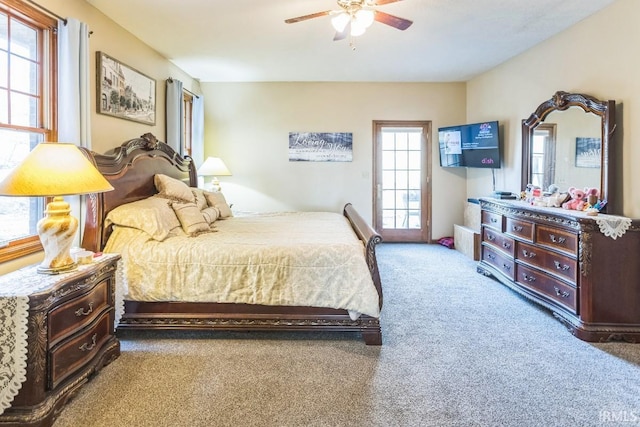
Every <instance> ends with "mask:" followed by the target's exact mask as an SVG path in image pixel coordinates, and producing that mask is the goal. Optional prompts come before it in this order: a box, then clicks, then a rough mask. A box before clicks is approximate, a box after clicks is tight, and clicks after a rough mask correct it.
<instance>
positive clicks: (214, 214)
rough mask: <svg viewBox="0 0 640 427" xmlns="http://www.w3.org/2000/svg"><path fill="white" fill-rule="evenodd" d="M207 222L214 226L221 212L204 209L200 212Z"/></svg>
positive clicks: (214, 209) (213, 209)
mask: <svg viewBox="0 0 640 427" xmlns="http://www.w3.org/2000/svg"><path fill="white" fill-rule="evenodd" d="M200 213H201V214H202V216H203V217H204V219H205V221H207V223H209V225H211V224H213V223H214V222H215V220H216V219H218V217H219V216H220V212H219V211H218V209H216V208H204V209H202V210H201V211H200Z"/></svg>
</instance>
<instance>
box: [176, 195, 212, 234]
mask: <svg viewBox="0 0 640 427" xmlns="http://www.w3.org/2000/svg"><path fill="white" fill-rule="evenodd" d="M171 206H172V207H173V210H174V212H175V213H176V216H177V217H178V220H179V221H180V225H182V229H183V230H184V232H185V233H187V234H188V235H190V236H192V237H193V236H197V235H198V234H202V233H207V232H209V231H211V229H210V228H209V223H208V222H207V221H206V220H205V219H204V216H203V215H202V213H200V209H198V205H196V204H195V203H193V202H173V203H172V204H171Z"/></svg>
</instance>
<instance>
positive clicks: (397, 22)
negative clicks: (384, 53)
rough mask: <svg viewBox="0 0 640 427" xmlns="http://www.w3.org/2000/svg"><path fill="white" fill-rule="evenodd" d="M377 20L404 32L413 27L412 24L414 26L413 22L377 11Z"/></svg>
mask: <svg viewBox="0 0 640 427" xmlns="http://www.w3.org/2000/svg"><path fill="white" fill-rule="evenodd" d="M375 20H376V21H378V22H381V23H383V24H387V25H390V26H392V27H393V28H397V29H398V30H402V31H404V30H406V29H407V28H409V27H410V26H411V24H413V21H409V20H408V19H404V18H400V17H398V16H394V15H389V14H388V13H385V12H380V11H379V10H376V14H375Z"/></svg>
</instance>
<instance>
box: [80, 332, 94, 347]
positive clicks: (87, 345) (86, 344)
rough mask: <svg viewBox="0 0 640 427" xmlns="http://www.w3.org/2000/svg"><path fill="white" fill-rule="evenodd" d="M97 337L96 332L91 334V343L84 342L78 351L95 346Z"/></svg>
mask: <svg viewBox="0 0 640 427" xmlns="http://www.w3.org/2000/svg"><path fill="white" fill-rule="evenodd" d="M97 337H98V334H93V336H92V337H91V344H89V343H84V344H82V345H81V346H80V351H91V350H93V348H94V347H95V346H96V338H97Z"/></svg>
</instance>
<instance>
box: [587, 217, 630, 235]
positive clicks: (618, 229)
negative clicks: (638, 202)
mask: <svg viewBox="0 0 640 427" xmlns="http://www.w3.org/2000/svg"><path fill="white" fill-rule="evenodd" d="M595 220H596V223H597V224H598V227H600V232H601V233H602V234H604V235H605V236H607V237H611V238H612V239H613V240H615V239H617V238H618V237H622V236H623V235H624V233H626V232H627V230H628V229H629V227H631V218H625V217H623V216H607V217H601V216H599V217H596V218H595Z"/></svg>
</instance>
